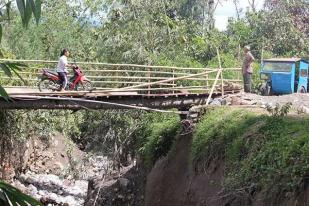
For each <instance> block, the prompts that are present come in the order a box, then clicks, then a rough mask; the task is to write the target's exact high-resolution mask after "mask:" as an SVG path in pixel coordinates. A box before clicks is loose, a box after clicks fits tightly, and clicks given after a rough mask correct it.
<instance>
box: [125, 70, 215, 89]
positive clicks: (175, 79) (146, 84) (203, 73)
mask: <svg viewBox="0 0 309 206" xmlns="http://www.w3.org/2000/svg"><path fill="white" fill-rule="evenodd" d="M214 72H216V71H207V72H202V73H198V74H191V75H188V76H183V77H176V78H170V79H165V80H160V81H156V82H151V83H144V84H140V85H134V86H129V87H124V88H122V89H132V88H138V87H146V86H153V85H156V84H160V83H167V82H173V81H177V80H182V79H187V78H190V77H196V76H202V75H205V74H209V73H214Z"/></svg>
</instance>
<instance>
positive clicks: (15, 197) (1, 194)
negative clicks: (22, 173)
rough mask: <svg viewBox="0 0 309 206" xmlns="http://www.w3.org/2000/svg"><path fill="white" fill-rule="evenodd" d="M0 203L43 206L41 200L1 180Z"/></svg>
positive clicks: (8, 205) (10, 205)
mask: <svg viewBox="0 0 309 206" xmlns="http://www.w3.org/2000/svg"><path fill="white" fill-rule="evenodd" d="M0 205H3V206H18V205H19V206H29V205H31V206H42V204H41V203H40V202H38V201H37V200H35V199H33V198H32V197H30V196H28V195H25V194H23V193H22V192H21V191H20V190H18V189H16V188H14V187H12V186H11V185H9V184H6V183H4V182H2V181H0Z"/></svg>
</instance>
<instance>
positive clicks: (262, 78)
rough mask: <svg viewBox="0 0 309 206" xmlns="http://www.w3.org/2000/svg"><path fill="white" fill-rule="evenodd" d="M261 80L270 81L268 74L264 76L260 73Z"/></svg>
mask: <svg viewBox="0 0 309 206" xmlns="http://www.w3.org/2000/svg"><path fill="white" fill-rule="evenodd" d="M261 80H266V81H267V80H270V74H265V73H262V74H261Z"/></svg>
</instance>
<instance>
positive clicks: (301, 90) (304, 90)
mask: <svg viewBox="0 0 309 206" xmlns="http://www.w3.org/2000/svg"><path fill="white" fill-rule="evenodd" d="M299 93H307V91H306V89H305V87H301V88H300V90H299Z"/></svg>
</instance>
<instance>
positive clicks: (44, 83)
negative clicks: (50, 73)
mask: <svg viewBox="0 0 309 206" xmlns="http://www.w3.org/2000/svg"><path fill="white" fill-rule="evenodd" d="M38 86H39V90H40V92H42V91H52V92H53V91H57V90H59V89H60V85H59V84H57V83H56V82H54V81H53V80H50V79H42V80H41V81H40V82H39V85H38Z"/></svg>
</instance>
